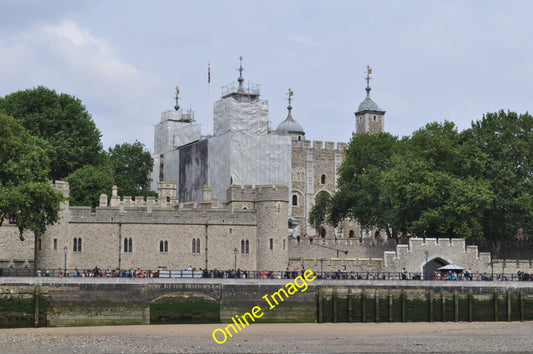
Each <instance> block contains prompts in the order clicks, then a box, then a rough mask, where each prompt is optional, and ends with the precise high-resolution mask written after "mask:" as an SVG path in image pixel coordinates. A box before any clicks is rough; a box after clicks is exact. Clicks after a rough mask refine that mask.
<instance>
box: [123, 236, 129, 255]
mask: <svg viewBox="0 0 533 354" xmlns="http://www.w3.org/2000/svg"><path fill="white" fill-rule="evenodd" d="M124 252H128V238H127V237H126V238H125V239H124Z"/></svg>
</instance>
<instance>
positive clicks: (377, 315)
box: [374, 289, 379, 322]
mask: <svg viewBox="0 0 533 354" xmlns="http://www.w3.org/2000/svg"><path fill="white" fill-rule="evenodd" d="M374 297H375V299H376V322H379V296H378V289H376V291H375V293H374Z"/></svg>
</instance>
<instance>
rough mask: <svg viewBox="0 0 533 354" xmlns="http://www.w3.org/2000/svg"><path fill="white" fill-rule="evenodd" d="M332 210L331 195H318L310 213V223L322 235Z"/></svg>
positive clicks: (323, 193) (326, 193)
mask: <svg viewBox="0 0 533 354" xmlns="http://www.w3.org/2000/svg"><path fill="white" fill-rule="evenodd" d="M330 209H331V195H329V193H328V192H326V191H321V192H319V193H318V194H317V195H316V198H315V205H313V207H312V208H311V211H310V212H309V223H310V224H311V225H312V226H313V228H314V229H315V230H316V231H317V232H318V233H319V234H320V233H321V230H322V229H323V225H324V224H325V223H326V219H327V217H328V214H329V210H330Z"/></svg>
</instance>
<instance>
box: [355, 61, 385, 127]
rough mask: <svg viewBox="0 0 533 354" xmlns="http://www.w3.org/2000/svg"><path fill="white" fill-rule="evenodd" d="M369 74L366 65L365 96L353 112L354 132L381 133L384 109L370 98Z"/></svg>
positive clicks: (383, 122)
mask: <svg viewBox="0 0 533 354" xmlns="http://www.w3.org/2000/svg"><path fill="white" fill-rule="evenodd" d="M370 74H372V69H371V68H370V67H369V66H367V73H366V78H365V80H366V88H365V90H366V98H365V99H364V100H363V102H361V104H360V105H359V109H358V110H357V112H355V132H356V133H357V134H364V133H369V134H377V133H382V132H383V131H384V127H385V111H384V110H382V109H380V108H379V107H378V105H377V104H376V103H375V102H374V101H372V99H371V98H370V90H372V89H371V88H370V79H371V77H370Z"/></svg>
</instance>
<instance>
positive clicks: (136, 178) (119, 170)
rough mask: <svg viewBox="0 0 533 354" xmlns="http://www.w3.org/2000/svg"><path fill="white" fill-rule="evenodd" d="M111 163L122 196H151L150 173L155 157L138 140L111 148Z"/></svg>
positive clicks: (152, 193)
mask: <svg viewBox="0 0 533 354" xmlns="http://www.w3.org/2000/svg"><path fill="white" fill-rule="evenodd" d="M108 156H109V163H110V166H111V169H112V173H113V176H114V180H115V184H116V185H117V187H118V192H119V194H120V195H121V196H124V195H128V196H150V195H155V193H154V192H151V191H150V182H151V179H150V173H151V172H152V169H153V165H154V159H153V158H152V155H151V154H150V152H149V151H147V150H145V148H144V145H143V144H142V143H140V142H138V141H135V142H134V143H133V144H128V143H124V144H121V145H115V147H114V148H109V153H108Z"/></svg>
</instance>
